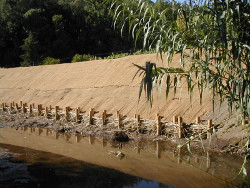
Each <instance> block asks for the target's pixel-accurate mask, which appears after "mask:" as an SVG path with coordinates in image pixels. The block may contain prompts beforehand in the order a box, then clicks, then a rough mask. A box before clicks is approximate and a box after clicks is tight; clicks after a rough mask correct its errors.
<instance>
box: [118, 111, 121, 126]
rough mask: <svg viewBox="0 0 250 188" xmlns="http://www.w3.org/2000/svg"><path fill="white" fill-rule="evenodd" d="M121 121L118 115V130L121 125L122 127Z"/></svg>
mask: <svg viewBox="0 0 250 188" xmlns="http://www.w3.org/2000/svg"><path fill="white" fill-rule="evenodd" d="M117 112H119V111H117ZM121 120H122V118H121V114H120V113H118V129H121V125H122V123H121Z"/></svg>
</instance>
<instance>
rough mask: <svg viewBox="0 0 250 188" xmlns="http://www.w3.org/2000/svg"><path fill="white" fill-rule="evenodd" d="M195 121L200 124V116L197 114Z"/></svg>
mask: <svg viewBox="0 0 250 188" xmlns="http://www.w3.org/2000/svg"><path fill="white" fill-rule="evenodd" d="M195 123H196V124H200V123H201V118H200V116H197V117H196V121H195Z"/></svg>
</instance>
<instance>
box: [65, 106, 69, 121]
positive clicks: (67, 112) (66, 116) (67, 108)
mask: <svg viewBox="0 0 250 188" xmlns="http://www.w3.org/2000/svg"><path fill="white" fill-rule="evenodd" d="M65 119H66V121H69V107H66V108H65Z"/></svg>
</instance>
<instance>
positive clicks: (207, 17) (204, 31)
mask: <svg viewBox="0 0 250 188" xmlns="http://www.w3.org/2000/svg"><path fill="white" fill-rule="evenodd" d="M195 2H196V1H195ZM169 5H171V6H168V7H167V8H166V9H165V10H163V11H160V12H158V11H156V10H155V8H154V6H153V4H152V3H148V1H144V0H132V1H113V2H112V4H111V8H110V10H111V11H112V10H114V26H115V25H116V24H118V20H124V22H123V25H126V24H128V25H129V27H128V28H129V32H130V33H131V35H132V37H133V38H134V40H135V42H137V41H138V38H140V37H141V38H143V40H142V41H143V47H144V48H146V47H148V48H149V49H151V48H155V49H156V51H157V52H158V53H159V54H160V55H161V57H162V58H163V54H164V53H165V54H166V56H167V60H168V65H166V67H169V64H170V63H171V61H172V57H173V55H174V54H176V53H179V54H180V67H179V69H173V68H164V67H157V66H156V65H155V64H152V63H150V62H147V63H146V67H140V66H138V65H136V66H137V67H138V68H139V71H142V73H143V78H142V82H141V87H140V94H141V92H142V90H143V88H144V90H145V92H146V96H147V99H148V100H149V101H150V102H152V91H153V86H154V85H156V86H161V85H162V82H164V81H166V85H167V87H166V96H168V94H169V92H170V86H173V88H174V92H176V89H177V86H178V83H179V81H180V79H182V78H183V77H184V78H186V80H187V86H188V90H189V92H190V96H192V91H193V89H194V87H198V89H199V92H200V99H201V101H202V96H203V91H204V89H206V88H209V89H210V90H211V92H212V96H213V104H214V101H215V100H214V99H215V97H216V96H219V98H220V102H221V103H222V102H223V101H224V100H227V102H228V107H229V110H230V112H232V110H233V109H236V110H238V109H239V110H240V111H241V113H242V115H243V118H245V119H247V118H249V115H250V62H249V59H250V5H249V2H248V1H240V0H222V1H219V0H200V1H197V3H192V1H190V4H189V5H187V4H183V5H179V4H176V3H175V1H173V2H172V3H171V4H169ZM121 17H123V19H121ZM122 28H124V27H122ZM170 75H172V76H170Z"/></svg>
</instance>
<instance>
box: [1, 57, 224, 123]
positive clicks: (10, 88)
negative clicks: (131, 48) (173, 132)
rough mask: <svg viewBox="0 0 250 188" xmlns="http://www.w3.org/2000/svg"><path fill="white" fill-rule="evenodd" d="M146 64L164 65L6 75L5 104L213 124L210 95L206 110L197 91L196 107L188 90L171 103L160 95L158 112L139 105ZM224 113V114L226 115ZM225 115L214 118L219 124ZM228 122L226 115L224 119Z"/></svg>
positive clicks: (56, 68)
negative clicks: (142, 70)
mask: <svg viewBox="0 0 250 188" xmlns="http://www.w3.org/2000/svg"><path fill="white" fill-rule="evenodd" d="M178 59H179V58H178V57H177V56H175V57H174V61H173V62H174V63H173V64H171V66H177V65H178V62H179V60H178ZM146 61H151V62H157V64H158V65H161V63H162V62H161V61H160V60H159V59H158V58H157V55H156V54H148V55H134V56H128V57H124V58H120V59H114V60H95V61H89V62H80V63H68V64H60V65H48V66H35V67H25V68H11V69H0V102H12V101H16V102H19V101H23V102H27V103H35V104H38V103H40V104H43V105H53V106H54V105H59V106H60V107H66V106H71V107H81V108H82V109H83V110H87V111H88V110H89V109H90V108H91V107H92V108H95V109H96V110H97V111H100V112H101V111H102V110H104V109H106V110H107V111H108V113H115V112H116V111H117V110H120V111H121V113H122V114H123V115H127V116H128V117H133V116H134V114H135V113H137V114H141V117H142V118H151V119H152V118H155V114H156V113H160V114H161V115H163V116H164V118H165V119H166V120H172V116H173V115H177V116H183V118H184V121H185V122H193V121H194V120H195V117H196V116H198V115H199V116H203V117H204V118H205V119H206V118H209V117H208V116H207V115H208V114H210V112H211V110H212V103H211V99H210V94H209V93H208V92H205V95H204V98H203V104H202V105H200V103H199V97H198V91H197V90H195V91H194V97H193V101H192V103H190V99H189V94H188V92H187V88H186V85H185V84H183V85H182V87H181V88H180V89H179V90H178V91H177V94H176V96H173V94H170V96H169V98H168V100H166V99H165V94H164V90H163V91H162V97H160V96H159V95H158V94H155V95H154V96H155V100H154V104H153V107H152V108H150V106H149V104H148V103H147V102H146V100H145V98H144V94H143V95H142V99H141V100H140V102H139V103H138V93H139V83H140V78H139V77H136V78H135V80H134V81H133V82H132V78H133V76H134V74H135V73H136V71H137V68H136V67H135V66H133V63H135V64H139V65H144V64H145V62H146ZM223 113H224V112H223ZM216 116H217V117H220V116H221V114H220V113H217V114H215V115H213V118H215V120H217V121H221V119H220V118H219V120H218V119H217V118H216ZM224 116H225V115H224Z"/></svg>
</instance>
